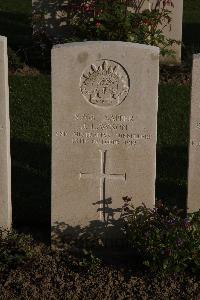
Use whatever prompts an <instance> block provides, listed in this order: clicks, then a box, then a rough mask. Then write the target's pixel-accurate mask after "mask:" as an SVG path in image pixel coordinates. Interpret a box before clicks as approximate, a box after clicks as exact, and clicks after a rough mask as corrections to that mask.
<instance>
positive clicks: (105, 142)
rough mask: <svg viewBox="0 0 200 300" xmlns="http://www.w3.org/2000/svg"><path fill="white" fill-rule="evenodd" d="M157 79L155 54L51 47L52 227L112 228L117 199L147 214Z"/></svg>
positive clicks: (105, 45) (106, 45)
mask: <svg viewBox="0 0 200 300" xmlns="http://www.w3.org/2000/svg"><path fill="white" fill-rule="evenodd" d="M158 77H159V49H158V48H156V47H151V46H145V45H139V44H133V43H123V42H86V43H72V44H65V45H59V46H57V47H54V48H53V51H52V93H53V123H52V126H53V128H52V226H53V227H54V228H55V227H56V226H57V225H58V226H59V224H65V225H67V226H72V227H71V228H73V227H74V228H76V226H81V227H87V226H89V228H90V226H92V224H93V225H94V224H97V223H98V222H102V223H104V224H106V225H108V224H113V223H114V222H115V220H118V219H119V217H120V213H121V207H122V205H123V201H122V197H124V196H130V197H132V201H133V204H134V205H135V206H138V205H141V204H142V202H144V203H145V204H146V205H147V206H148V207H153V205H154V200H155V177H156V136H157V105H158ZM95 222H96V223H95ZM95 226H96V225H94V227H95ZM94 229H95V228H94Z"/></svg>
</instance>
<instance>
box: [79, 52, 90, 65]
mask: <svg viewBox="0 0 200 300" xmlns="http://www.w3.org/2000/svg"><path fill="white" fill-rule="evenodd" d="M87 58H88V53H87V52H82V53H80V54H79V55H78V62H80V63H84V62H85V61H86V60H87Z"/></svg>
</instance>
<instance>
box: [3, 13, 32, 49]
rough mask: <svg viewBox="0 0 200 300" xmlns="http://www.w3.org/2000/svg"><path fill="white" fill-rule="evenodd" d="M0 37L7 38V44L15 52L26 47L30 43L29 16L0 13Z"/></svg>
mask: <svg viewBox="0 0 200 300" xmlns="http://www.w3.org/2000/svg"><path fill="white" fill-rule="evenodd" d="M0 35H5V36H7V37H8V44H9V46H10V47H12V48H13V49H15V50H18V49H23V48H25V47H28V46H29V45H30V44H31V41H32V28H31V18H30V16H29V15H26V14H20V13H14V12H5V11H0Z"/></svg>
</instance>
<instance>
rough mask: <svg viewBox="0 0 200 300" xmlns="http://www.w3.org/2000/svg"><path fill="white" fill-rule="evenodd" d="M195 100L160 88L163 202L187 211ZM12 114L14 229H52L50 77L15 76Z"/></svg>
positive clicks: (184, 91) (184, 89) (173, 88)
mask: <svg viewBox="0 0 200 300" xmlns="http://www.w3.org/2000/svg"><path fill="white" fill-rule="evenodd" d="M189 100H190V89H189V87H188V86H177V85H161V86H160V91H159V114H158V147H157V197H158V198H161V199H164V200H166V201H167V202H169V203H171V202H172V203H177V204H179V205H181V206H182V205H184V203H185V199H186V181H187V160H188V159H187V147H188V131H189V129H188V127H189V126H188V124H189ZM10 108H11V136H12V143H11V145H12V148H11V150H12V163H13V164H12V168H13V170H12V180H13V181H12V183H13V193H12V194H13V207H14V209H13V216H14V223H15V224H19V223H24V224H34V225H36V224H37V225H40V224H43V225H44V226H47V227H48V226H49V224H50V195H51V184H50V182H51V172H50V168H51V154H50V153H51V146H50V143H51V87H50V76H47V75H40V76H26V77H22V76H11V77H10ZM141 201H142V199H141Z"/></svg>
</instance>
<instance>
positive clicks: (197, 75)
mask: <svg viewBox="0 0 200 300" xmlns="http://www.w3.org/2000/svg"><path fill="white" fill-rule="evenodd" d="M187 205H188V208H189V211H197V210H199V209H200V54H197V55H194V59H193V72H192V95H191V115H190V146H189V172H188V203H187Z"/></svg>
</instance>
